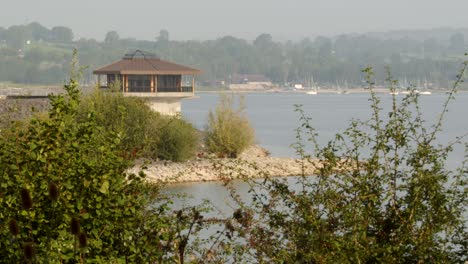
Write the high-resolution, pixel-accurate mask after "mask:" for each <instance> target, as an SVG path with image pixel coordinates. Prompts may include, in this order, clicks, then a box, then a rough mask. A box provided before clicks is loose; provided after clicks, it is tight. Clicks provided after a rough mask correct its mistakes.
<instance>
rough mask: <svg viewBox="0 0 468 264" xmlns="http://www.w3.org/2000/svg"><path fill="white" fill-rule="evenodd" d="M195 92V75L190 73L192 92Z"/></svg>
mask: <svg viewBox="0 0 468 264" xmlns="http://www.w3.org/2000/svg"><path fill="white" fill-rule="evenodd" d="M193 93H195V75H192V94H193Z"/></svg>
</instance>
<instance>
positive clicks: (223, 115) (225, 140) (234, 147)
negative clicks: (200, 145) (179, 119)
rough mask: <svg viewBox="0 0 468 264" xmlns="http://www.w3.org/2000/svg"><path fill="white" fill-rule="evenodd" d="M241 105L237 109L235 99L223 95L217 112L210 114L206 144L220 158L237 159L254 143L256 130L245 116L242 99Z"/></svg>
mask: <svg viewBox="0 0 468 264" xmlns="http://www.w3.org/2000/svg"><path fill="white" fill-rule="evenodd" d="M239 104H240V105H239V108H238V109H235V108H234V97H233V96H228V95H224V94H223V95H221V98H220V102H219V104H218V106H217V107H216V110H215V112H211V111H210V113H209V116H208V125H207V127H206V137H205V143H206V146H207V147H208V150H210V151H211V152H213V153H216V154H218V155H219V156H228V157H231V158H235V157H237V156H238V155H239V154H240V153H241V152H242V151H243V150H245V149H246V148H248V147H249V146H251V145H252V144H253V142H254V139H255V134H254V130H253V128H252V127H251V125H250V123H249V120H248V119H247V117H246V116H245V113H244V106H243V101H242V99H241V100H240V103H239Z"/></svg>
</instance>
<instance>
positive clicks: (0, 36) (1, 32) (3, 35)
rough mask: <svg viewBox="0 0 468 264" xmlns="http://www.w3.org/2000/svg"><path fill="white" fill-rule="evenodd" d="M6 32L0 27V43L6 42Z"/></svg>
mask: <svg viewBox="0 0 468 264" xmlns="http://www.w3.org/2000/svg"><path fill="white" fill-rule="evenodd" d="M7 32H8V31H7V30H6V29H5V28H3V27H0V41H2V40H6V37H7Z"/></svg>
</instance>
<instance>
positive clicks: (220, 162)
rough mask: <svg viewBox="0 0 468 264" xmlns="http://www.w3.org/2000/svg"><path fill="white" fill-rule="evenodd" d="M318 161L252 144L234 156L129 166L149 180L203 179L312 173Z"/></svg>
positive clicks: (131, 170)
mask: <svg viewBox="0 0 468 264" xmlns="http://www.w3.org/2000/svg"><path fill="white" fill-rule="evenodd" d="M318 164H319V162H304V163H303V162H302V161H301V160H300V159H294V158H276V157H271V156H269V154H268V151H266V150H265V149H263V148H261V147H259V146H253V147H251V148H249V149H248V150H246V151H245V152H244V153H242V154H241V155H240V157H239V158H237V159H228V158H214V157H197V158H195V159H193V160H189V161H186V162H170V161H153V162H150V163H145V162H144V161H142V160H140V161H137V162H136V165H135V166H134V167H133V168H132V169H130V170H129V172H130V173H137V172H138V171H140V170H141V169H143V171H144V172H145V173H146V175H147V179H148V180H149V181H151V182H167V183H178V182H203V181H221V180H226V179H238V178H264V177H284V176H297V175H302V172H303V171H304V173H305V174H307V175H310V174H313V173H314V172H315V170H316V168H318V166H319V165H318Z"/></svg>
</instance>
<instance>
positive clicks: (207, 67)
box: [0, 22, 467, 88]
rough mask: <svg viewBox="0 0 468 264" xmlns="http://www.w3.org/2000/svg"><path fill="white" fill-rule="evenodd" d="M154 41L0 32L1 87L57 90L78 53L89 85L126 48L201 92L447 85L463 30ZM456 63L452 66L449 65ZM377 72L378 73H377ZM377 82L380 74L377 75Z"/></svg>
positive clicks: (22, 28) (29, 28) (36, 29)
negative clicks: (265, 86) (169, 65)
mask: <svg viewBox="0 0 468 264" xmlns="http://www.w3.org/2000/svg"><path fill="white" fill-rule="evenodd" d="M155 35H157V36H155V38H154V40H152V41H150V40H136V39H133V38H121V37H120V36H119V34H118V32H117V31H109V32H108V33H107V34H106V35H105V36H104V41H97V40H95V39H86V38H80V39H74V35H73V31H72V30H71V29H70V28H67V27H62V26H57V27H53V28H51V29H49V28H46V27H44V26H42V25H40V24H39V23H37V22H34V23H30V24H27V25H15V26H11V27H9V28H2V27H0V82H13V83H21V84H62V83H63V82H64V76H66V73H67V66H66V65H68V64H69V62H70V60H71V57H72V56H71V53H72V52H71V51H72V50H73V48H77V49H78V50H79V52H80V61H81V63H82V64H83V65H87V66H89V67H88V68H87V69H86V70H85V71H84V76H83V77H84V79H83V81H84V82H85V83H86V84H91V83H92V82H93V76H92V70H93V69H96V68H97V67H99V66H102V65H104V64H107V63H110V62H112V61H115V60H118V59H120V58H121V57H122V56H123V54H125V53H126V52H128V51H130V50H134V49H141V50H146V51H149V52H153V53H155V54H157V55H158V56H159V57H161V58H162V59H167V60H171V61H175V62H177V63H181V64H187V65H190V66H193V67H197V68H199V69H201V70H202V71H203V73H204V74H203V75H202V76H200V79H199V80H198V81H199V82H200V84H201V85H203V86H210V87H220V86H222V85H223V84H224V85H225V84H229V83H230V82H231V81H232V76H233V75H234V74H260V75H264V76H266V77H267V78H269V79H271V80H272V81H273V82H274V83H276V84H278V85H280V86H283V85H290V84H293V83H303V84H306V85H307V84H310V83H311V82H316V83H319V84H323V85H329V86H332V85H333V86H341V87H343V86H349V87H352V86H362V85H363V84H364V83H363V76H362V74H360V69H362V68H364V67H366V66H368V65H372V66H374V68H376V69H383V68H384V66H390V68H391V69H392V72H393V74H394V77H395V78H396V79H397V80H398V81H399V82H400V83H401V85H405V86H407V85H409V84H414V85H420V86H423V85H426V86H429V88H431V87H437V88H439V87H448V82H449V80H451V79H453V72H455V71H456V68H455V66H454V65H456V62H461V61H462V58H461V57H460V54H463V53H464V52H466V51H467V43H466V41H465V36H466V35H467V30H463V29H460V30H451V29H440V30H432V31H402V32H388V33H382V34H376V33H374V34H371V33H369V34H348V35H339V36H336V37H320V36H319V37H316V38H315V39H309V38H305V39H303V40H301V41H287V42H279V41H275V40H274V39H273V37H272V36H271V35H269V34H260V35H259V36H258V37H257V38H256V39H255V40H253V41H248V40H245V39H240V38H236V37H233V36H225V37H221V38H218V39H215V40H205V41H194V40H188V41H181V40H171V39H170V34H169V32H168V31H166V30H161V31H160V32H159V34H155ZM454 62H455V63H454ZM379 72H384V71H383V70H382V71H379ZM375 78H376V82H377V83H383V82H384V81H385V75H384V74H380V73H377V74H376V76H375Z"/></svg>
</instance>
